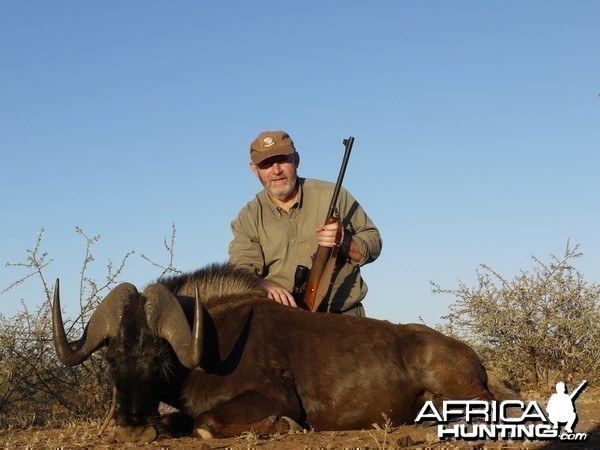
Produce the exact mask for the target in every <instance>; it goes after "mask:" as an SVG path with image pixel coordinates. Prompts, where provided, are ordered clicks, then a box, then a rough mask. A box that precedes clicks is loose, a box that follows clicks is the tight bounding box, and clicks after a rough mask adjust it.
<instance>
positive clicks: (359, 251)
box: [229, 131, 382, 316]
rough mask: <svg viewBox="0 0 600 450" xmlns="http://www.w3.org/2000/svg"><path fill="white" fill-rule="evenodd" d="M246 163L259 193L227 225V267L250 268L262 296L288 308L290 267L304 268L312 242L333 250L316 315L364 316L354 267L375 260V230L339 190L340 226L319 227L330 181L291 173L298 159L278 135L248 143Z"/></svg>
mask: <svg viewBox="0 0 600 450" xmlns="http://www.w3.org/2000/svg"><path fill="white" fill-rule="evenodd" d="M250 159H251V161H250V169H252V172H254V174H255V175H256V176H257V177H258V179H259V180H260V182H261V183H262V185H263V186H264V189H263V190H262V191H261V192H259V193H258V194H257V195H256V197H255V198H254V199H253V200H252V201H250V202H249V203H248V204H247V205H246V206H245V207H244V208H242V210H241V211H240V213H239V214H238V216H237V218H236V219H235V220H234V221H233V222H232V223H231V229H232V231H233V240H232V241H231V244H230V245H229V260H230V262H231V263H232V264H234V265H239V266H245V267H248V268H250V269H251V270H253V271H254V272H255V273H256V275H257V276H258V281H257V282H258V284H259V285H260V286H262V287H263V288H264V289H265V290H266V291H267V293H268V296H269V298H271V299H272V300H275V301H277V302H279V303H281V304H283V305H287V306H291V307H296V306H297V304H296V301H295V300H294V297H293V295H292V293H291V291H292V289H293V286H294V274H295V271H296V267H297V266H298V265H304V266H307V267H311V266H312V257H313V255H314V253H315V251H316V250H317V247H318V246H319V245H321V246H324V247H333V246H334V245H339V246H340V248H339V252H338V258H337V261H336V269H335V271H334V276H333V284H332V287H331V288H330V290H329V292H328V295H327V296H326V298H324V300H323V302H322V303H321V306H320V308H319V311H326V312H336V313H347V314H354V315H357V316H364V315H365V313H364V308H363V306H362V303H361V301H362V300H363V298H364V297H365V295H366V294H367V285H366V284H365V282H364V281H363V279H362V277H361V274H360V267H361V266H363V265H365V264H368V263H370V262H372V261H375V259H377V257H378V256H379V253H380V252H381V246H382V240H381V237H380V235H379V230H378V229H377V228H376V227H375V225H374V224H373V222H372V221H371V219H369V217H368V216H367V214H366V213H365V212H364V210H363V209H362V207H361V206H360V205H359V204H358V202H357V201H356V200H355V199H354V198H353V197H352V195H350V193H349V192H348V191H346V190H345V189H343V188H342V189H341V190H340V195H339V199H338V204H337V207H338V210H339V214H340V219H341V227H339V228H341V229H338V224H337V223H333V224H328V225H324V226H323V223H324V222H325V219H326V215H327V209H328V207H329V204H330V202H331V198H332V195H333V190H334V184H333V183H329V182H325V181H319V180H313V179H308V178H300V177H298V176H297V169H298V166H299V164H300V156H299V155H298V153H297V152H296V148H295V147H294V143H293V141H292V139H291V138H290V136H289V135H288V134H287V133H286V132H284V131H266V132H263V133H260V134H259V135H258V137H257V138H256V139H255V140H254V141H253V142H252V144H251V145H250ZM336 236H337V239H338V241H337V242H336Z"/></svg>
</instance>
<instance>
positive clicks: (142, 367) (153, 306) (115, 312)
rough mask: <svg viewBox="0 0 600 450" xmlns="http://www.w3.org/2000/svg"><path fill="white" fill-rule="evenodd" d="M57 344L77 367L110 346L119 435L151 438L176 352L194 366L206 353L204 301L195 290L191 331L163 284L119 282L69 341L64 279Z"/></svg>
mask: <svg viewBox="0 0 600 450" xmlns="http://www.w3.org/2000/svg"><path fill="white" fill-rule="evenodd" d="M52 328H53V335H54V345H55V348H56V353H57V355H58V358H59V359H60V361H61V362H62V363H63V364H65V365H68V366H75V365H77V364H81V363H82V362H84V361H85V360H87V359H88V358H89V357H90V356H91V355H92V353H93V352H95V351H96V350H98V349H99V348H101V347H102V346H104V345H107V346H108V348H107V352H106V359H107V361H108V362H109V365H110V370H111V374H112V376H113V379H114V382H115V387H116V390H117V405H118V407H117V411H116V413H115V422H116V424H117V428H116V437H117V439H118V440H121V441H127V442H149V441H152V440H153V439H154V438H155V437H156V429H155V428H154V426H153V421H154V419H155V418H156V415H157V407H158V403H159V397H160V393H161V392H162V390H163V389H164V387H165V385H166V383H167V381H168V377H169V372H170V370H171V368H170V367H169V365H170V364H171V361H172V357H171V356H172V355H173V354H174V355H176V357H177V359H178V360H179V361H180V363H181V364H182V365H183V366H185V367H187V368H188V369H192V368H195V367H197V366H198V364H199V363H200V358H201V356H202V347H203V339H202V305H201V303H200V300H199V296H198V293H197V292H196V300H195V312H194V323H193V327H192V330H190V326H189V324H188V321H187V319H186V316H185V314H184V313H183V310H182V308H181V305H180V303H179V302H178V301H177V299H176V298H175V296H174V295H173V294H172V293H171V292H169V291H168V289H167V288H166V287H165V286H163V285H161V284H152V285H150V286H148V287H147V288H146V289H145V290H144V292H143V293H142V294H141V295H140V294H139V293H138V291H137V289H136V288H135V286H133V285H132V284H129V283H123V284H120V285H119V286H117V287H115V288H114V289H113V290H112V291H111V292H110V293H109V294H108V295H107V296H106V297H105V298H104V300H103V301H102V303H100V305H98V308H97V309H96V311H94V314H93V315H92V317H91V318H90V320H89V322H88V324H87V326H86V329H85V331H84V333H83V336H82V338H81V339H80V340H79V341H76V342H73V343H69V342H68V340H67V337H66V334H65V330H64V326H63V322H62V314H61V308H60V294H59V283H58V280H57V282H56V287H55V289H54V304H53V307H52Z"/></svg>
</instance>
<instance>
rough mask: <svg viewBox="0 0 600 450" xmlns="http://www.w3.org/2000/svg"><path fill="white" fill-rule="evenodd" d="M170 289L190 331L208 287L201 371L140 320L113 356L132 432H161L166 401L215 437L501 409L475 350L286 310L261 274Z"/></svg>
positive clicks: (203, 276) (226, 269)
mask: <svg viewBox="0 0 600 450" xmlns="http://www.w3.org/2000/svg"><path fill="white" fill-rule="evenodd" d="M160 283H162V284H164V285H165V286H167V287H168V288H169V290H171V291H172V292H173V293H174V294H175V295H176V296H177V297H178V299H179V300H180V302H181V305H182V306H183V309H184V311H185V313H186V316H187V317H188V321H189V322H190V326H191V324H192V322H193V312H192V297H193V295H194V291H195V285H196V284H198V285H199V287H200V296H201V298H202V299H203V305H204V309H205V312H204V319H203V325H204V329H203V335H204V353H203V357H202V361H201V363H200V368H201V369H202V370H199V369H194V370H186V369H184V368H183V367H182V366H181V364H180V363H179V362H178V361H177V360H176V358H175V356H174V353H173V352H172V351H168V350H167V351H166V352H165V350H164V349H162V347H164V346H165V342H166V341H164V340H162V339H157V338H155V337H154V336H152V333H150V331H149V330H148V329H147V326H146V328H144V324H143V323H139V322H140V321H136V318H135V316H136V315H139V317H142V315H141V314H140V313H139V312H136V311H135V310H134V309H132V310H131V311H130V312H128V314H131V315H132V317H131V318H130V319H128V320H126V321H125V320H124V321H123V322H122V325H121V330H120V333H119V336H118V339H116V340H117V341H120V342H115V343H114V347H115V349H117V348H118V351H116V350H114V351H112V352H111V351H109V354H108V355H107V357H108V358H109V362H110V364H111V367H112V370H113V376H114V377H115V382H116V385H117V388H118V389H120V390H121V393H120V397H119V401H120V406H119V417H118V420H117V423H118V424H119V425H120V426H122V427H123V426H133V427H137V428H141V427H144V426H145V425H146V424H151V422H152V421H153V420H154V417H155V411H156V407H157V405H158V401H159V399H160V400H163V401H165V402H167V403H170V404H172V405H173V406H176V407H178V408H180V409H181V410H182V412H183V413H185V414H186V415H187V416H189V417H190V418H191V419H193V421H194V422H195V430H196V432H198V433H200V434H201V435H206V436H208V435H211V436H234V435H239V434H242V433H243V432H245V431H250V430H254V431H256V432H259V433H265V434H268V433H273V432H276V431H284V430H286V429H287V428H289V424H288V422H286V421H284V420H283V419H282V417H283V416H287V417H289V418H291V419H293V421H295V422H298V423H302V424H306V425H308V426H310V427H313V428H315V429H317V430H341V429H362V428H370V427H371V426H372V424H373V423H374V422H379V421H381V420H382V413H384V414H386V415H387V416H388V417H389V418H390V419H391V420H392V422H393V423H394V424H396V425H398V424H402V423H410V422H412V421H414V418H415V417H416V415H417V413H418V411H419V410H420V408H421V406H422V405H423V404H424V402H425V401H426V400H438V401H441V400H442V399H475V398H477V399H485V400H491V399H493V395H492V394H491V393H490V391H489V390H488V388H487V375H486V371H485V369H484V367H483V366H482V365H481V362H480V361H479V358H478V357H477V355H476V354H475V353H474V351H473V350H472V349H471V348H470V347H468V346H466V345H465V344H463V343H461V342H459V341H457V340H454V339H452V338H449V337H447V336H444V335H442V334H440V333H438V332H437V331H435V330H433V329H431V328H428V327H425V326H423V325H414V324H412V325H394V324H391V323H389V322H386V321H380V320H375V319H369V318H358V317H349V316H343V315H335V314H317V313H310V312H307V311H303V310H299V309H292V308H288V307H285V306H281V305H279V304H277V303H275V302H273V301H271V300H268V299H267V297H266V294H265V292H264V291H263V290H262V289H260V288H258V287H256V286H255V283H254V278H253V275H251V274H249V273H248V272H246V271H244V270H242V269H235V268H232V267H230V266H227V265H212V266H210V267H208V268H206V269H202V270H200V271H197V272H194V273H191V274H185V275H180V276H175V277H170V278H168V279H164V280H162V281H160ZM139 301H140V302H143V301H144V299H143V297H142V296H140V300H139ZM132 308H133V307H132ZM111 345H113V343H112V342H111ZM167 346H168V344H167ZM166 366H168V367H169V369H168V370H165V367H166ZM129 383H133V384H132V385H130V384H129ZM130 386H131V387H130ZM144 396H147V399H146V400H144V401H141V400H140V398H142V397H144ZM132 405H133V406H136V407H138V406H139V408H138V409H137V410H135V411H134V410H133V409H134V408H133V406H132ZM145 421H146V422H147V423H145ZM137 428H136V429H137Z"/></svg>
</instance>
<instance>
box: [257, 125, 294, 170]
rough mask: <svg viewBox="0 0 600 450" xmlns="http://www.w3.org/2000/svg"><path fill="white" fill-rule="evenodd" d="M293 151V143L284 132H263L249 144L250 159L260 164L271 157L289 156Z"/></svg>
mask: <svg viewBox="0 0 600 450" xmlns="http://www.w3.org/2000/svg"><path fill="white" fill-rule="evenodd" d="M295 151H296V147H294V142H293V141H292V138H291V137H290V135H289V134H287V133H286V132H285V131H263V132H262V133H260V134H259V135H258V137H257V138H256V139H254V140H253V141H252V144H250V159H251V160H252V162H253V163H254V164H260V163H261V162H263V161H264V160H265V159H268V158H271V157H272V156H279V155H291V154H293V153H294V152H295Z"/></svg>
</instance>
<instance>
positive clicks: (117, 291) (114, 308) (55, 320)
mask: <svg viewBox="0 0 600 450" xmlns="http://www.w3.org/2000/svg"><path fill="white" fill-rule="evenodd" d="M137 296H139V294H138V291H137V289H136V288H135V286H134V285H133V284H130V283H122V284H120V285H118V286H117V287H115V288H114V289H113V290H112V291H110V293H109V294H108V295H107V296H106V297H104V300H103V301H102V303H100V304H99V305H98V307H97V308H96V311H94V314H92V317H91V318H90V320H89V322H88V324H87V326H86V327H85V331H84V332H83V336H81V339H80V340H79V341H76V342H73V343H69V341H68V340H67V335H66V333H65V328H64V325H63V321H62V313H61V310H60V293H59V280H58V279H57V280H56V285H55V286H54V302H53V305H52V334H53V337H54V348H55V349H56V354H57V356H58V359H59V360H60V361H61V362H62V363H63V364H64V365H66V366H76V365H78V364H81V363H82V362H84V361H85V360H86V359H88V358H89V357H90V355H91V354H92V353H94V352H95V351H96V350H97V349H98V348H100V347H101V346H102V345H103V344H104V340H105V339H107V338H110V337H113V336H114V335H115V334H116V332H117V330H118V328H119V323H120V322H121V316H122V314H123V307H124V306H125V304H126V303H128V302H129V301H131V300H132V299H133V298H136V297H137Z"/></svg>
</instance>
